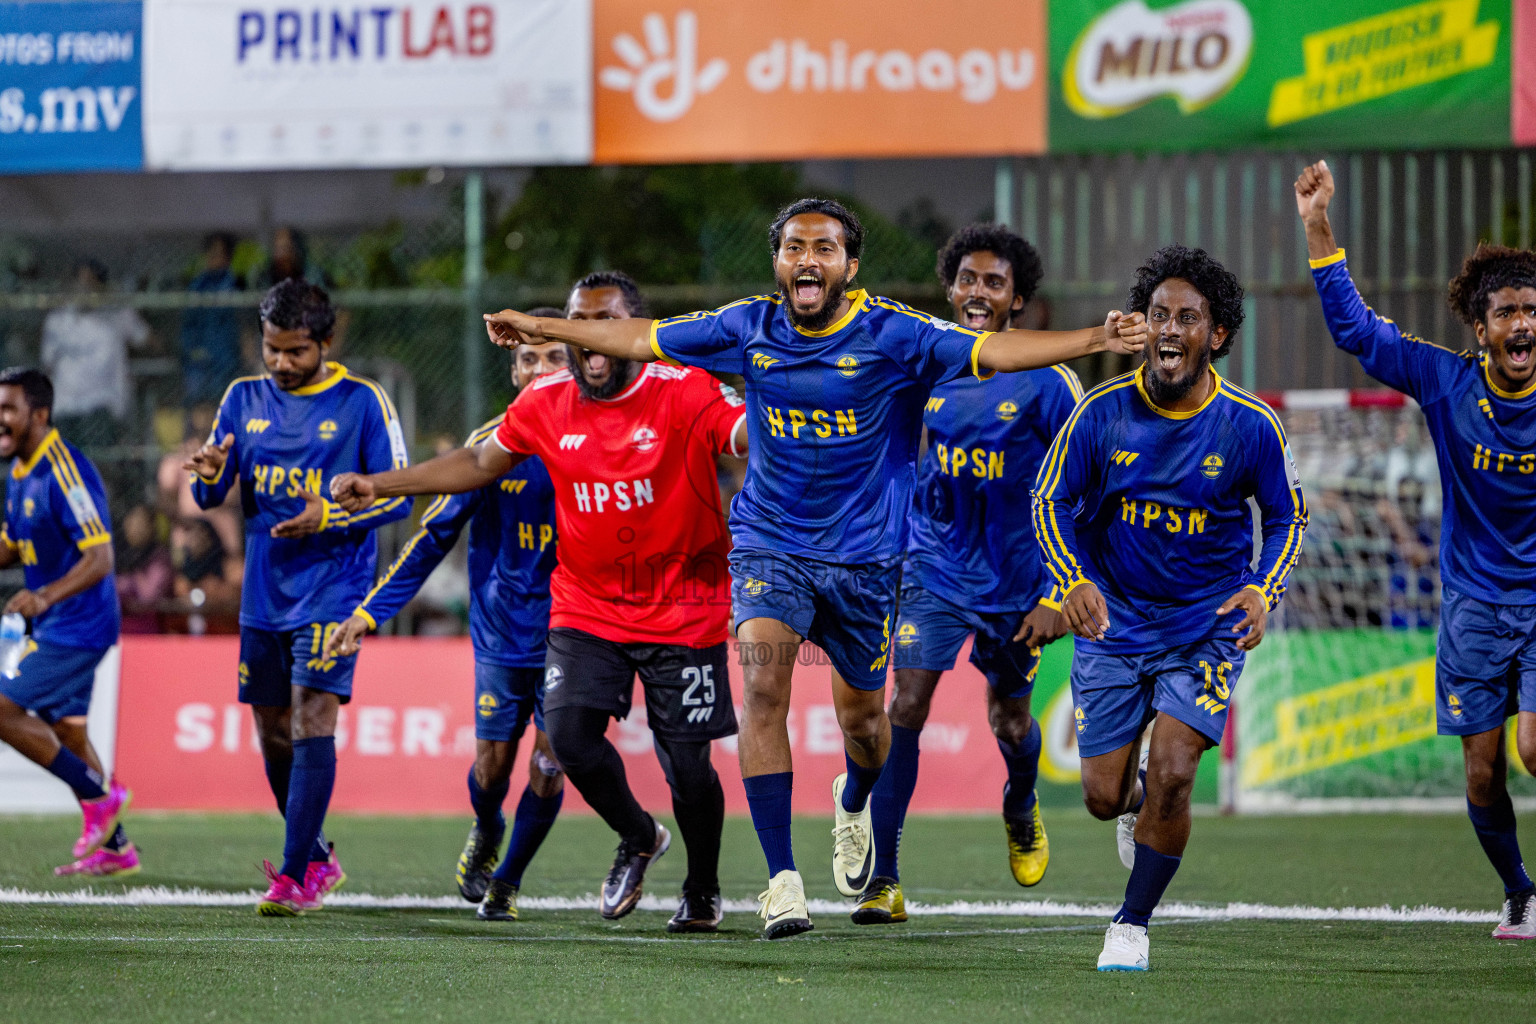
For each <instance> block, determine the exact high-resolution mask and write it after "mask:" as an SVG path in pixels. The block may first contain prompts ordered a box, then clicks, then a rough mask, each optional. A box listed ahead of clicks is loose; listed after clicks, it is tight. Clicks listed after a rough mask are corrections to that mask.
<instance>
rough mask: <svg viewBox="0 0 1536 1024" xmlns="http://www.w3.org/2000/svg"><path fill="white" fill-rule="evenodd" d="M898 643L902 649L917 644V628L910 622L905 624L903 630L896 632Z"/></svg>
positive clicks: (902, 625)
mask: <svg viewBox="0 0 1536 1024" xmlns="http://www.w3.org/2000/svg"><path fill="white" fill-rule="evenodd" d="M896 642H897V643H898V644H900V645H901V646H902V647H911V646H912V645H913V644H915V643H917V627H916V626H914V625H912V623H910V622H903V623H902V624H901V628H900V629H898V630H896Z"/></svg>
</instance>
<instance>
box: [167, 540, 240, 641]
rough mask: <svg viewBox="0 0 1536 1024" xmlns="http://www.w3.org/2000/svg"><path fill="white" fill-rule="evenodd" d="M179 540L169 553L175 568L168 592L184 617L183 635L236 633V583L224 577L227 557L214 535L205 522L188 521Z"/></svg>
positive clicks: (238, 629)
mask: <svg viewBox="0 0 1536 1024" xmlns="http://www.w3.org/2000/svg"><path fill="white" fill-rule="evenodd" d="M179 537H180V542H179V543H178V544H177V545H176V546H175V547H174V548H173V550H172V552H171V554H172V560H173V561H174V562H175V564H176V577H175V579H174V581H173V582H172V584H171V589H172V593H173V594H174V595H175V597H176V604H177V605H179V606H180V608H179V610H181V611H183V612H184V613H185V615H186V618H185V620H183V621H184V622H185V626H184V627H183V628H184V631H185V632H188V633H192V634H193V635H200V634H203V633H226V634H235V633H239V632H240V621H239V615H240V582H239V580H238V579H237V580H233V581H231V580H230V579H229V577H228V574H227V568H228V567H227V566H226V565H225V561H226V559H227V558H228V555H227V554H226V553H225V550H224V545H223V544H222V543H220V541H219V535H218V533H217V532H216V531H215V530H214V528H213V525H212V524H211V523H209V522H208V521H207V520H206V519H191V520H188V521H187V522H186V523H184V524H183V528H182V529H181V530H180V531H179ZM178 625H179V623H178ZM175 631H177V632H181V631H182V630H175Z"/></svg>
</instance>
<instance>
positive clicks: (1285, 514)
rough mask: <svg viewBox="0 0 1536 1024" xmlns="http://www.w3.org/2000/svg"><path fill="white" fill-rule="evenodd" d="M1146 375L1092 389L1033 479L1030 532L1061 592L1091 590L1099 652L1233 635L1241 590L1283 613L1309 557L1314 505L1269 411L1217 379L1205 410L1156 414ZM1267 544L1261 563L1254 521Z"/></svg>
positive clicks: (1127, 376)
mask: <svg viewBox="0 0 1536 1024" xmlns="http://www.w3.org/2000/svg"><path fill="white" fill-rule="evenodd" d="M1145 372H1146V368H1145V367H1144V366H1143V367H1142V368H1141V369H1138V370H1137V371H1136V372H1134V373H1128V374H1125V375H1124V376H1121V377H1116V378H1115V379H1113V380H1110V381H1108V382H1106V383H1104V384H1102V385H1100V386H1099V387H1097V388H1094V389H1093V390H1092V391H1090V392H1088V394H1087V395H1086V396H1085V397H1084V398H1083V400H1082V402H1081V403H1079V404H1078V407H1077V409H1076V410H1075V411H1074V412H1073V413H1072V416H1071V418H1070V419H1068V420H1067V425H1066V426H1065V427H1063V428H1062V430H1061V433H1060V434H1058V435H1057V437H1056V441H1055V443H1053V444H1052V445H1051V450H1050V452H1049V453H1048V454H1047V455H1046V460H1045V465H1043V466H1041V467H1040V475H1039V477H1038V478H1037V479H1036V481H1035V505H1034V512H1035V532H1036V534H1037V535H1038V537H1039V539H1040V547H1041V549H1042V550H1043V551H1044V553H1045V558H1046V566H1047V567H1048V568H1049V569H1050V570H1051V572H1052V573H1053V574H1054V575H1055V577H1056V580H1057V583H1058V585H1059V586H1060V587H1061V589H1062V592H1063V593H1064V594H1065V593H1069V592H1070V591H1071V589H1072V588H1073V587H1074V586H1077V585H1078V584H1080V583H1082V582H1083V581H1085V580H1087V581H1091V582H1093V583H1094V584H1095V585H1097V586H1098V588H1099V590H1100V591H1101V592H1102V593H1103V595H1104V600H1105V603H1106V604H1107V605H1108V607H1109V624H1110V627H1109V633H1108V635H1107V636H1106V637H1105V639H1104V640H1103V641H1102V643H1103V645H1104V646H1105V647H1106V648H1109V649H1111V650H1113V651H1114V652H1115V653H1117V654H1144V653H1147V652H1150V651H1156V650H1163V649H1166V648H1169V647H1173V646H1177V645H1180V644H1189V643H1195V642H1198V641H1201V640H1206V639H1209V638H1211V637H1216V636H1221V637H1227V638H1230V637H1231V635H1232V634H1231V632H1230V629H1231V627H1232V626H1233V625H1234V624H1235V623H1236V622H1237V621H1239V620H1240V618H1241V613H1240V612H1232V613H1230V614H1229V615H1228V616H1227V617H1226V618H1225V619H1224V620H1218V619H1217V617H1216V609H1217V608H1218V607H1220V606H1221V605H1222V603H1223V602H1225V601H1226V600H1227V598H1229V597H1231V596H1232V595H1233V594H1234V593H1235V592H1236V591H1237V590H1239V589H1240V588H1243V587H1252V588H1253V589H1255V590H1257V591H1259V592H1260V593H1261V594H1263V596H1264V598H1265V601H1266V603H1267V604H1268V606H1269V607H1270V608H1274V607H1275V605H1276V604H1277V603H1279V601H1280V597H1281V595H1282V594H1283V593H1284V592H1285V582H1286V578H1287V577H1288V576H1289V575H1290V571H1291V567H1292V566H1293V565H1294V564H1295V563H1296V556H1297V554H1298V553H1299V552H1300V551H1301V537H1302V531H1303V530H1305V529H1306V525H1307V506H1306V501H1305V500H1304V499H1303V498H1302V494H1301V485H1300V482H1299V480H1298V477H1297V475H1296V467H1295V464H1294V463H1293V462H1292V460H1291V456H1290V449H1289V447H1288V445H1287V443H1286V440H1285V432H1284V430H1283V429H1282V428H1281V426H1280V420H1279V418H1278V417H1276V416H1275V414H1274V412H1273V411H1272V410H1271V409H1270V408H1269V406H1267V405H1265V404H1264V403H1263V402H1261V401H1260V400H1259V399H1257V398H1255V397H1254V396H1253V395H1250V394H1249V393H1248V392H1246V391H1243V390H1241V389H1240V388H1237V387H1234V386H1233V385H1232V384H1231V383H1229V382H1227V381H1225V380H1223V379H1222V378H1221V376H1220V375H1219V374H1217V373H1215V372H1214V371H1212V378H1213V384H1214V386H1213V387H1212V389H1211V395H1210V397H1209V398H1208V399H1207V400H1206V401H1205V403H1204V404H1203V405H1201V406H1200V408H1199V409H1196V410H1192V411H1190V412H1169V411H1167V410H1165V409H1160V408H1158V407H1157V406H1155V405H1153V404H1152V400H1151V398H1149V397H1148V396H1147V393H1146V390H1145V388H1144V386H1143V383H1142V374H1143V373H1145ZM1249 498H1252V499H1253V500H1254V502H1255V503H1256V504H1257V505H1258V507H1259V513H1260V516H1261V519H1262V527H1261V529H1262V533H1263V544H1262V550H1261V551H1260V553H1259V557H1258V561H1257V562H1256V563H1254V562H1253V560H1252V559H1253V514H1252V511H1251V510H1250V507H1249V504H1248V499H1249Z"/></svg>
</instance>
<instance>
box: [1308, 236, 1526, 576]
mask: <svg viewBox="0 0 1536 1024" xmlns="http://www.w3.org/2000/svg"><path fill="white" fill-rule="evenodd" d="M1312 277H1313V280H1314V282H1315V283H1316V285H1317V293H1318V296H1319V297H1320V298H1321V299H1322V302H1323V316H1324V318H1325V319H1326V320H1327V321H1328V330H1329V331H1330V332H1332V334H1333V341H1334V344H1336V345H1338V347H1339V348H1341V349H1343V350H1344V351H1346V352H1348V353H1350V354H1351V355H1353V356H1355V357H1356V358H1358V359H1359V360H1360V365H1361V366H1362V367H1364V368H1365V372H1366V373H1368V374H1370V375H1371V376H1372V377H1375V378H1376V379H1377V380H1379V381H1381V382H1382V383H1383V384H1385V385H1387V386H1388V387H1392V388H1396V389H1397V390H1399V391H1402V392H1404V393H1405V394H1407V395H1408V396H1409V397H1411V398H1412V399H1413V400H1414V401H1416V402H1418V403H1419V406H1420V407H1421V408H1422V409H1423V410H1424V420H1425V422H1426V424H1427V425H1428V427H1429V435H1430V437H1431V438H1433V439H1434V443H1435V457H1436V458H1437V459H1438V460H1439V463H1440V486H1441V489H1442V490H1443V492H1444V504H1443V508H1444V512H1443V513H1442V519H1441V524H1442V525H1441V528H1440V578H1441V579H1442V580H1443V581H1444V582H1445V583H1446V584H1447V585H1449V586H1451V587H1452V588H1454V589H1456V590H1458V591H1461V592H1462V593H1464V594H1468V595H1470V596H1472V597H1475V598H1477V599H1478V600H1480V601H1487V602H1489V603H1491V604H1536V384H1532V385H1531V386H1530V387H1528V388H1526V389H1525V390H1524V391H1521V392H1518V393H1516V392H1509V391H1505V390H1503V389H1502V388H1500V387H1498V386H1496V385H1495V384H1494V383H1493V381H1492V380H1491V379H1489V376H1488V367H1487V365H1486V361H1485V359H1484V358H1483V357H1480V356H1478V355H1476V354H1474V353H1472V352H1452V351H1450V350H1449V349H1445V348H1441V347H1440V346H1438V345H1433V344H1430V343H1429V342H1427V341H1423V340H1422V339H1419V338H1416V337H1414V336H1413V335H1411V334H1409V333H1407V332H1406V331H1404V330H1403V329H1402V328H1400V327H1399V326H1398V325H1397V324H1395V323H1393V322H1392V321H1391V320H1388V319H1386V318H1385V317H1383V316H1379V315H1378V314H1377V313H1376V312H1375V311H1374V310H1372V309H1371V308H1370V307H1368V306H1367V305H1366V304H1365V300H1364V299H1362V298H1361V297H1360V292H1359V291H1358V290H1356V288H1355V284H1354V281H1352V280H1351V279H1350V276H1349V266H1348V264H1347V263H1346V262H1345V259H1344V250H1342V249H1340V250H1339V251H1338V252H1337V253H1335V254H1334V255H1333V256H1331V257H1328V258H1326V259H1321V260H1314V261H1313V262H1312Z"/></svg>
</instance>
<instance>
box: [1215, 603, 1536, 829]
mask: <svg viewBox="0 0 1536 1024" xmlns="http://www.w3.org/2000/svg"><path fill="white" fill-rule="evenodd" d="M1240 696H1241V699H1240V700H1239V702H1238V705H1237V707H1238V727H1237V732H1238V778H1237V784H1238V787H1239V790H1240V793H1241V796H1240V801H1239V806H1240V807H1241V808H1243V809H1250V810H1257V809H1262V808H1264V807H1265V806H1271V807H1284V806H1285V805H1287V804H1290V803H1294V802H1296V801H1311V800H1338V799H1360V800H1379V799H1383V798H1386V799H1398V800H1402V799H1408V800H1413V799H1421V798H1442V799H1449V800H1460V799H1461V797H1462V796H1463V794H1465V792H1466V781H1465V778H1464V776H1463V772H1462V762H1461V741H1460V740H1459V739H1457V738H1456V737H1453V736H1438V735H1436V721H1435V634H1434V631H1433V630H1401V631H1394V630H1380V629H1369V630H1359V631H1326V632H1301V631H1296V632H1284V631H1281V632H1272V633H1270V634H1269V635H1268V636H1267V637H1265V638H1264V645H1263V646H1262V647H1260V648H1259V649H1258V650H1257V651H1255V652H1254V657H1253V658H1252V659H1250V661H1249V663H1248V669H1247V671H1246V672H1244V674H1243V680H1242V691H1241V694H1240ZM1453 712H1454V709H1453ZM1508 733H1509V736H1508V740H1509V763H1510V789H1511V791H1512V792H1514V793H1515V794H1517V795H1532V794H1536V781H1533V780H1532V779H1531V777H1530V776H1529V775H1527V774H1526V773H1525V770H1524V768H1523V766H1522V765H1521V763H1520V758H1519V756H1518V754H1516V752H1515V745H1514V729H1513V728H1511V729H1509V730H1508Z"/></svg>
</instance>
